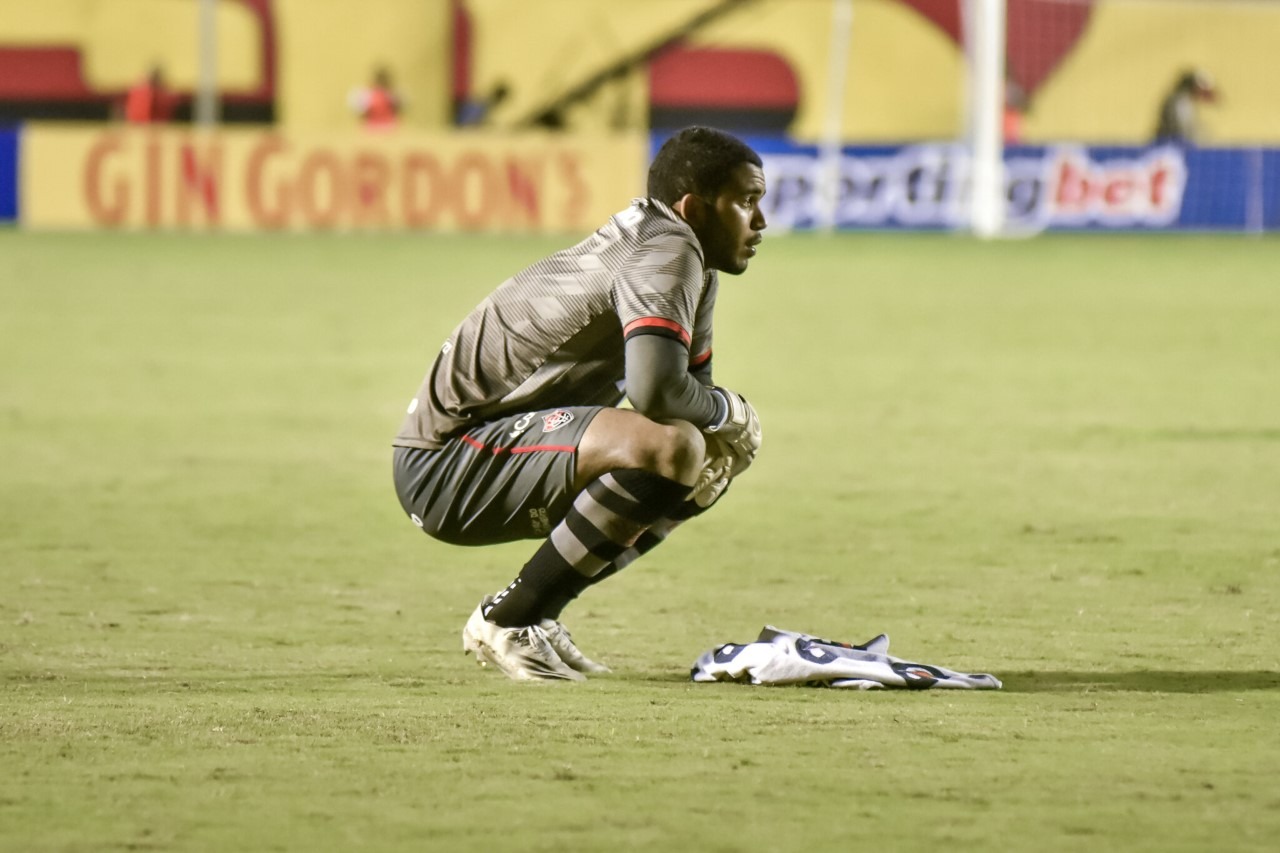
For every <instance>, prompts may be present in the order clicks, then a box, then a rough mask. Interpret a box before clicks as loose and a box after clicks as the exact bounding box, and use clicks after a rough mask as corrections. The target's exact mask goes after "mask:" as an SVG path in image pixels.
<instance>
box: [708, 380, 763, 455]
mask: <svg viewBox="0 0 1280 853" xmlns="http://www.w3.org/2000/svg"><path fill="white" fill-rule="evenodd" d="M711 392H712V393H713V394H716V395H718V396H719V397H720V398H721V399H722V400H723V401H724V404H725V416H724V419H723V420H722V421H721V422H720V423H718V424H716V425H715V426H710V427H707V429H706V432H709V433H711V434H713V435H714V436H715V437H716V438H718V439H720V441H722V442H723V443H724V444H725V445H727V446H728V448H729V450H730V451H731V452H732V453H733V456H734V463H735V464H734V473H735V474H741V473H742V472H743V471H744V470H746V467H747V466H748V465H750V464H751V462H752V460H753V459H755V458H756V454H757V453H759V452H760V416H759V415H757V414H756V410H755V409H754V408H752V406H751V404H750V403H748V402H747V400H746V398H745V397H743V396H742V395H741V394H738V393H735V392H733V391H730V390H729V389H728V388H721V387H719V386H716V387H714V388H712V389H711Z"/></svg>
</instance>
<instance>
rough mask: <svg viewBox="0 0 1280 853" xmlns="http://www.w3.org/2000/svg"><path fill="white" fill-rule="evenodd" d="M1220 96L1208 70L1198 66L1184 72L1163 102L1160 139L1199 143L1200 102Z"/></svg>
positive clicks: (1159, 140) (1159, 123) (1161, 103)
mask: <svg viewBox="0 0 1280 853" xmlns="http://www.w3.org/2000/svg"><path fill="white" fill-rule="evenodd" d="M1217 99H1218V90H1217V87H1216V86H1214V83H1213V79H1212V78H1211V77H1210V76H1209V75H1208V74H1207V73H1205V72H1204V71H1200V70H1198V69H1194V68H1192V69H1188V70H1186V71H1184V72H1182V74H1181V75H1179V77H1178V79H1177V81H1176V82H1175V83H1174V85H1173V89H1172V90H1171V91H1170V92H1169V94H1168V95H1166V96H1165V98H1164V100H1163V101H1161V102H1160V116H1159V120H1158V121H1157V123H1156V142H1190V143H1196V142H1199V141H1200V138H1201V132H1200V123H1199V117H1198V115H1197V112H1198V110H1199V105H1200V104H1201V103H1213V102H1214V101H1216V100H1217Z"/></svg>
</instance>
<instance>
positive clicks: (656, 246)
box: [394, 127, 765, 680]
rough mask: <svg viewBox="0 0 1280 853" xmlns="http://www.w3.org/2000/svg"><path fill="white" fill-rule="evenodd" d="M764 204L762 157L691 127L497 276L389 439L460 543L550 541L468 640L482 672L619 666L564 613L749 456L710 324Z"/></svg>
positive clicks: (408, 491) (745, 415) (743, 260)
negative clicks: (558, 241)
mask: <svg viewBox="0 0 1280 853" xmlns="http://www.w3.org/2000/svg"><path fill="white" fill-rule="evenodd" d="M764 193H765V182H764V173H763V171H762V169H761V161H760V157H759V155H757V154H756V153H755V152H754V151H752V150H751V148H749V147H748V146H747V145H746V144H744V143H743V142H741V141H740V140H738V139H736V138H735V137H733V136H730V135H728V134H726V133H723V132H720V131H717V130H712V129H710V128H701V127H694V128H687V129H685V130H683V131H681V132H680V133H678V134H676V135H675V136H673V137H672V138H671V139H670V140H668V141H667V142H666V144H665V145H663V146H662V148H661V150H660V151H659V152H658V154H657V156H656V157H655V158H654V161H653V163H652V165H651V166H650V169H649V178H648V197H647V198H641V199H636V200H634V201H633V202H632V204H631V206H630V207H628V208H627V209H626V210H623V211H622V212H621V213H618V214H617V215H615V216H613V217H611V218H610V220H609V221H608V222H607V223H605V224H604V225H603V226H602V227H601V228H600V229H599V230H597V231H596V232H595V233H594V234H593V235H591V236H590V237H588V238H587V239H586V240H584V241H582V242H581V243H579V244H578V245H576V246H573V247H572V248H569V249H565V250H563V251H560V252H557V253H556V254H554V255H552V256H550V257H548V258H545V259H544V260H541V261H539V262H537V263H535V264H533V265H532V266H530V267H529V268H527V269H525V270H524V271H523V272H520V273H519V274H517V275H516V276H514V277H513V278H510V279H508V280H507V281H505V282H503V284H502V285H501V286H499V287H498V288H497V289H496V290H495V291H493V293H491V294H490V295H489V296H488V297H487V298H485V299H484V300H483V301H482V302H481V303H480V305H479V306H478V307H476V308H475V310H473V311H472V312H471V314H470V315H468V316H467V317H466V319H464V320H463V321H462V323H461V325H459V326H458V327H457V328H456V329H454V331H453V333H452V334H451V335H450V336H449V338H448V339H447V340H446V341H445V342H444V345H443V346H442V347H441V349H440V353H439V355H438V356H437V357H436V359H435V363H434V364H433V365H432V366H431V369H430V371H429V372H428V374H427V377H426V379H425V380H424V382H423V384H422V387H421V389H420V390H419V391H418V394H417V396H416V397H414V399H413V400H412V401H411V402H410V404H409V413H408V417H407V418H406V419H405V422H404V425H403V426H402V427H401V430H400V433H399V435H398V436H397V437H396V439H395V442H394V444H395V449H394V473H395V486H396V492H397V494H398V495H399V498H400V503H401V505H402V506H403V507H404V510H405V512H406V513H408V514H409V516H410V518H411V519H412V520H413V522H414V524H417V525H418V526H419V527H421V528H422V529H423V530H424V531H426V532H427V533H428V534H430V535H431V536H433V537H435V538H436V539H439V540H441V541H444V542H448V543H452V544H457V545H486V544H494V543H498V542H508V541H512V540H516V539H543V540H544V541H543V542H542V545H541V547H539V548H538V550H537V551H536V552H535V553H534V554H533V556H532V557H531V558H530V559H529V561H528V563H526V564H525V566H524V568H522V569H521V570H520V573H519V576H518V577H517V578H516V579H515V580H514V581H513V582H512V583H511V585H510V586H508V587H507V588H506V589H504V590H502V591H500V592H498V593H497V594H496V595H492V596H486V597H485V598H484V599H483V600H482V601H481V602H480V606H479V607H477V608H476V611H475V613H473V614H472V616H471V618H470V620H469V621H468V622H467V624H466V626H465V628H464V629H463V633H462V641H463V648H464V650H466V651H468V652H473V653H475V654H476V656H477V658H478V660H479V661H480V662H481V663H482V664H493V665H494V666H496V667H498V668H499V669H501V670H502V671H503V672H504V673H506V674H507V675H508V676H510V677H511V678H515V679H526V680H528V679H567V680H582V678H583V677H584V676H583V675H582V673H584V672H607V671H608V670H607V668H606V667H604V666H602V665H601V664H598V663H595V662H594V661H592V660H590V659H588V658H587V657H585V656H584V655H583V654H582V652H580V651H579V650H578V649H577V648H576V647H575V646H574V644H573V641H572V640H571V638H570V636H569V633H568V631H566V630H565V628H564V626H563V625H561V624H560V622H559V617H560V612H561V610H563V609H564V607H565V605H567V604H568V603H569V602H570V601H572V600H573V599H574V598H576V597H577V596H578V595H579V594H580V593H581V592H583V590H585V589H586V588H587V587H589V586H591V585H592V584H594V583H597V582H599V581H600V580H603V579H604V578H606V577H608V576H610V575H612V574H614V573H615V572H617V571H618V570H620V569H621V568H622V567H623V566H625V565H627V564H628V563H630V562H631V561H632V560H634V559H636V558H637V557H638V556H640V555H641V554H643V553H645V552H647V551H648V550H649V549H651V548H653V547H654V546H655V545H657V544H658V543H659V542H661V541H662V540H663V539H664V538H665V537H666V535H667V534H668V533H670V532H671V530H672V529H674V527H675V526H676V525H677V524H679V523H680V522H681V521H684V520H686V519H688V518H690V517H692V516H694V515H697V514H698V513H700V512H701V511H702V510H704V509H705V508H707V507H709V506H710V505H711V504H712V503H713V502H714V501H715V500H716V499H717V498H718V497H719V495H720V494H721V493H722V492H723V491H724V489H725V488H726V486H727V484H728V481H729V479H730V478H731V477H733V476H734V475H736V474H739V473H741V472H742V471H743V470H745V468H746V466H747V465H749V464H750V463H751V461H752V459H754V457H755V455H756V452H757V451H758V450H759V447H760V422H759V419H758V418H757V416H756V413H755V410H754V409H753V408H752V407H751V405H750V404H749V403H747V401H746V400H745V399H743V397H742V396H740V395H739V394H737V393H735V392H733V391H730V390H728V389H725V388H721V387H718V386H716V385H714V384H713V383H712V379H711V326H712V312H713V310H714V308H715V300H716V291H717V287H718V277H717V272H724V273H728V274H730V275H739V274H741V273H743V272H744V271H746V269H747V264H748V263H749V261H750V259H751V258H752V257H753V256H754V255H755V254H756V246H757V245H758V244H759V243H760V240H761V239H762V235H761V232H762V231H763V230H764V228H765V219H764V214H763V213H762V212H761V210H760V200H761V197H762V196H763V195H764ZM624 396H625V397H626V398H627V399H629V400H630V403H631V406H632V409H631V410H627V409H620V408H616V407H617V405H618V404H619V403H621V402H622V400H623V397H624Z"/></svg>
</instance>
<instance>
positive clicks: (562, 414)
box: [542, 409, 573, 432]
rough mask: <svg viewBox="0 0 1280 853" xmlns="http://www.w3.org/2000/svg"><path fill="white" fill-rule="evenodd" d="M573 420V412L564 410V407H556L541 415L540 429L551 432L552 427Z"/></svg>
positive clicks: (556, 427) (555, 427) (560, 425)
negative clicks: (550, 411)
mask: <svg viewBox="0 0 1280 853" xmlns="http://www.w3.org/2000/svg"><path fill="white" fill-rule="evenodd" d="M572 420H573V412H566V411H565V410H564V409H556V410H555V411H554V412H552V413H551V414H549V415H543V416H542V431H543V432H551V431H552V430H553V429H560V427H562V426H564V425H565V424H567V423H569V422H570V421H572Z"/></svg>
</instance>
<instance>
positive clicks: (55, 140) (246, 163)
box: [20, 125, 648, 233]
mask: <svg viewBox="0 0 1280 853" xmlns="http://www.w3.org/2000/svg"><path fill="white" fill-rule="evenodd" d="M647 144H648V143H647V139H646V137H645V136H644V135H642V134H630V135H625V136H608V137H591V138H587V137H582V136H577V135H549V134H530V135H521V136H497V135H493V136H490V135H485V134H479V133H455V134H429V133H424V134H417V133H412V132H408V133H407V132H403V131H402V132H400V133H394V134H388V135H385V136H375V135H359V136H352V135H341V136H338V135H322V134H303V133H286V134H278V133H272V132H268V131H257V130H222V131H217V132H212V133H201V132H198V131H194V130H190V129H181V128H157V129H148V128H127V127H94V128H88V127H67V126H51V125H50V126H39V125H36V126H31V125H28V126H27V127H26V128H24V130H23V133H22V143H21V145H22V150H21V160H20V163H21V166H20V169H21V193H22V196H21V197H22V207H21V221H22V224H23V226H25V227H27V228H31V229H118V230H142V229H150V230H166V229H176V230H189V231H324V230H334V231H352V230H355V231H360V230H384V229H401V230H413V229H419V230H431V231H504V232H526V233H527V232H576V231H583V230H589V229H591V228H595V227H596V226H597V225H599V224H600V223H601V222H603V221H604V220H605V219H606V218H608V217H609V215H610V214H612V213H615V212H616V211H618V210H621V209H622V208H623V207H625V206H626V204H627V202H628V201H629V200H630V199H631V198H632V197H633V196H636V195H642V194H643V192H644V170H645V167H646V164H647V162H648V159H647V155H648V148H647Z"/></svg>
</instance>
